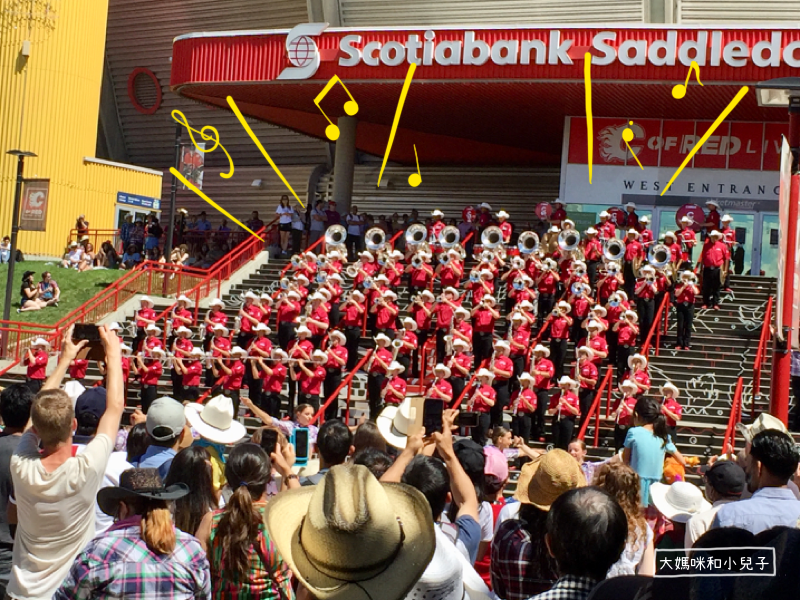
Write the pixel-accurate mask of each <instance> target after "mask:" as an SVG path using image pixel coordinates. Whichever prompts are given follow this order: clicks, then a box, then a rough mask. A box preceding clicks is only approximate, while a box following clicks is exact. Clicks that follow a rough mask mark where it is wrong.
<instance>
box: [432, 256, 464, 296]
mask: <svg viewBox="0 0 800 600" xmlns="http://www.w3.org/2000/svg"><path fill="white" fill-rule="evenodd" d="M446 256H447V258H448V261H449V262H448V263H447V264H442V263H440V264H439V265H438V266H437V267H436V271H435V274H436V278H437V279H438V280H439V283H440V284H441V286H442V287H443V288H446V287H457V286H458V285H459V284H460V283H461V277H462V276H463V275H464V267H463V266H461V261H460V260H459V258H460V255H459V253H458V250H456V249H454V248H451V249H450V250H448V251H447V254H446Z"/></svg>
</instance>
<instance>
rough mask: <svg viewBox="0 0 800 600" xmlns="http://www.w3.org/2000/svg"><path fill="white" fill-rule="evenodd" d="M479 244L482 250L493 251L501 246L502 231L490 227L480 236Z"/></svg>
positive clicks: (496, 227)
mask: <svg viewBox="0 0 800 600" xmlns="http://www.w3.org/2000/svg"><path fill="white" fill-rule="evenodd" d="M481 244H482V245H483V247H484V248H489V249H492V250H493V249H495V248H497V247H499V246H501V245H502V244H503V230H502V229H500V228H499V227H498V226H497V225H490V226H489V227H487V228H486V229H484V230H483V233H482V234H481Z"/></svg>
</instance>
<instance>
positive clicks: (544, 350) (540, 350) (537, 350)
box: [533, 344, 550, 356]
mask: <svg viewBox="0 0 800 600" xmlns="http://www.w3.org/2000/svg"><path fill="white" fill-rule="evenodd" d="M533 353H534V354H544V355H545V356H550V349H549V348H548V347H547V346H542V345H541V344H536V345H535V346H534V347H533Z"/></svg>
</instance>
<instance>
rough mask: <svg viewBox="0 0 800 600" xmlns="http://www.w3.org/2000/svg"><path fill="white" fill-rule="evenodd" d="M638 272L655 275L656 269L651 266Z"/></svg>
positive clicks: (646, 266) (644, 267)
mask: <svg viewBox="0 0 800 600" xmlns="http://www.w3.org/2000/svg"><path fill="white" fill-rule="evenodd" d="M640 271H642V272H647V273H655V272H656V268H655V267H654V266H653V265H645V266H643V267H642V268H641V269H640Z"/></svg>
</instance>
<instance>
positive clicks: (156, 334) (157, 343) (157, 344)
mask: <svg viewBox="0 0 800 600" xmlns="http://www.w3.org/2000/svg"><path fill="white" fill-rule="evenodd" d="M144 332H145V334H146V335H147V337H146V338H144V345H143V348H142V350H143V351H144V353H145V354H147V353H148V352H150V351H152V350H153V348H163V347H164V342H163V341H162V340H161V337H160V336H161V327H159V326H158V325H154V324H153V323H150V324H149V325H148V326H147V327H145V328H144Z"/></svg>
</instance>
